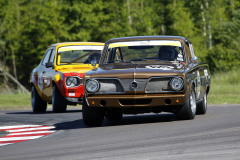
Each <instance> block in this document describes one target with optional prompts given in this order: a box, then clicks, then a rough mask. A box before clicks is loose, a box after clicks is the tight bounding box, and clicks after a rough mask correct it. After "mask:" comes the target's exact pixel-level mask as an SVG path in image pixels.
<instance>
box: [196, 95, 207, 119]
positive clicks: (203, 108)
mask: <svg viewBox="0 0 240 160" xmlns="http://www.w3.org/2000/svg"><path fill="white" fill-rule="evenodd" d="M206 112H207V93H205V94H204V96H203V100H202V101H201V102H199V104H198V105H197V114H206Z"/></svg>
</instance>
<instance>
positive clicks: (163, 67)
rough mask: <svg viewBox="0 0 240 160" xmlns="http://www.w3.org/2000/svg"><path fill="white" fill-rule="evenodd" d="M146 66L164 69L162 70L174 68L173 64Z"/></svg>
mask: <svg viewBox="0 0 240 160" xmlns="http://www.w3.org/2000/svg"><path fill="white" fill-rule="evenodd" d="M146 68H149V69H162V70H171V69H174V67H173V66H164V65H150V66H146Z"/></svg>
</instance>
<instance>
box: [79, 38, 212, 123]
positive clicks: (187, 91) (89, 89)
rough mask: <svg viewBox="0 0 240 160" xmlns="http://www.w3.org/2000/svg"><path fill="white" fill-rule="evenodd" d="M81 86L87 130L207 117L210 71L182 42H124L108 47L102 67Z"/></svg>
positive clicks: (109, 43)
mask: <svg viewBox="0 0 240 160" xmlns="http://www.w3.org/2000/svg"><path fill="white" fill-rule="evenodd" d="M83 83H84V89H85V92H84V93H85V95H84V99H83V104H82V115H83V121H84V123H85V124H86V125H89V126H99V125H101V123H102V121H103V118H104V117H106V118H107V119H110V120H116V119H121V118H122V116H123V114H138V113H146V112H154V113H159V112H162V111H165V112H172V113H175V114H176V117H177V118H178V119H193V118H194V117H195V114H205V113H206V110H207V95H208V93H209V90H210V72H209V67H208V65H207V64H205V63H201V62H198V59H197V57H196V56H195V54H194V50H193V47H192V44H191V42H190V41H189V40H188V39H186V38H184V37H178V36H141V37H125V38H116V39H111V40H109V41H107V42H106V43H105V47H104V49H103V53H102V57H101V60H100V63H99V66H98V68H97V69H94V70H91V71H89V72H87V73H86V74H85V75H84V79H83Z"/></svg>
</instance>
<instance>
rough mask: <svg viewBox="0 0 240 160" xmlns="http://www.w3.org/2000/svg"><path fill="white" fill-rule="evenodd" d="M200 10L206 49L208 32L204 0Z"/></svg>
mask: <svg viewBox="0 0 240 160" xmlns="http://www.w3.org/2000/svg"><path fill="white" fill-rule="evenodd" d="M200 8H201V10H202V23H203V37H204V45H205V48H206V47H207V43H206V37H207V32H206V19H205V14H204V8H203V0H202V3H201V6H200Z"/></svg>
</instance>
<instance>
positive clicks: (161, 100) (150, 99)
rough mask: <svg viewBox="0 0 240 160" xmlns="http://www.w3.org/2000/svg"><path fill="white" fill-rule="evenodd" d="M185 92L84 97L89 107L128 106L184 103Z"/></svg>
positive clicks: (158, 105)
mask: <svg viewBox="0 0 240 160" xmlns="http://www.w3.org/2000/svg"><path fill="white" fill-rule="evenodd" d="M186 99H187V95H186V94H143V95H93V96H89V97H86V100H87V103H88V105H89V107H109V108H114V107H117V108H129V107H163V106H179V105H184V104H185V101H186Z"/></svg>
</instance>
